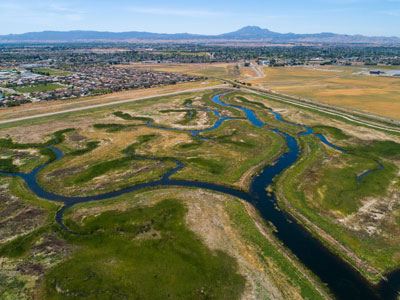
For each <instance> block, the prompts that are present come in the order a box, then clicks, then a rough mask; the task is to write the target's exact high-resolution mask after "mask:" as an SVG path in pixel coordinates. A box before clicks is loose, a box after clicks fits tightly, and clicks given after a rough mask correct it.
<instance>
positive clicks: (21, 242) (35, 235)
mask: <svg viewBox="0 0 400 300" xmlns="http://www.w3.org/2000/svg"><path fill="white" fill-rule="evenodd" d="M48 229H49V228H48V227H47V226H44V227H40V228H39V229H37V230H35V231H33V232H31V233H28V234H26V235H23V236H19V237H17V238H16V239H14V240H12V241H11V242H9V243H7V244H5V245H4V246H2V247H0V257H10V258H16V257H21V256H22V255H24V254H26V253H27V252H28V251H29V250H30V248H31V246H32V244H33V243H34V242H35V241H37V240H38V239H39V237H40V236H41V235H42V234H43V233H44V232H46V231H47V230H48Z"/></svg>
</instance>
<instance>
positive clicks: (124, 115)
mask: <svg viewBox="0 0 400 300" xmlns="http://www.w3.org/2000/svg"><path fill="white" fill-rule="evenodd" d="M113 115H114V116H116V117H118V118H121V119H124V120H127V121H145V122H148V121H153V119H151V118H145V117H135V116H131V115H130V114H128V113H124V112H122V111H116V112H113Z"/></svg>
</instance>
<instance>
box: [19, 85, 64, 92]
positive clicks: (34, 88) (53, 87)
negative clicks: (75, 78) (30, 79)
mask: <svg viewBox="0 0 400 300" xmlns="http://www.w3.org/2000/svg"><path fill="white" fill-rule="evenodd" d="M63 88H65V86H62V85H59V84H56V83H46V84H45V83H41V84H37V85H33V86H23V87H18V88H15V89H16V90H17V91H18V92H21V93H34V92H49V91H55V90H57V89H63Z"/></svg>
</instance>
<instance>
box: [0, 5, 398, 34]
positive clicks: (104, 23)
mask: <svg viewBox="0 0 400 300" xmlns="http://www.w3.org/2000/svg"><path fill="white" fill-rule="evenodd" d="M0 11H1V13H0V34H8V33H23V32H30V31H42V30H77V29H82V30H105V31H151V32H165V33H177V32H190V33H200V34H219V33H225V32H230V31H234V30H236V29H239V28H241V27H243V26H247V25H256V26H260V27H262V28H268V29H270V30H272V31H277V32H282V33H286V32H294V33H316V32H335V33H348V34H356V33H359V34H364V35H385V36H400V0H320V1H316V0H279V1H276V0H273V1H270V0H267V1H260V0H258V1H256V0H246V1H243V0H241V1H236V0H232V1H222V0H202V1H190V3H189V1H184V0H171V1H160V0H146V1H143V0H142V1H128V0H113V1H106V0H62V1H61V0H60V1H59V0H12V1H10V0H0Z"/></svg>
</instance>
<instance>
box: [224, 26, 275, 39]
mask: <svg viewBox="0 0 400 300" xmlns="http://www.w3.org/2000/svg"><path fill="white" fill-rule="evenodd" d="M222 36H224V37H234V38H235V39H242V38H243V39H248V38H250V39H260V38H261V39H262V38H271V37H273V36H276V33H275V32H272V31H269V30H268V29H263V28H261V27H258V26H246V27H243V28H241V29H239V30H237V31H234V32H230V33H226V34H223V35H222Z"/></svg>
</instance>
